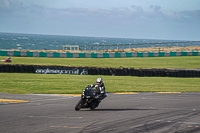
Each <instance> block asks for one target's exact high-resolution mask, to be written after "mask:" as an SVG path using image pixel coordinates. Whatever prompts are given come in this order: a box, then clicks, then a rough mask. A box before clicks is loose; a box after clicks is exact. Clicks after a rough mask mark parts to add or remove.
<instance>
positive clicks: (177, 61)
mask: <svg viewBox="0 0 200 133" xmlns="http://www.w3.org/2000/svg"><path fill="white" fill-rule="evenodd" d="M5 58H6V57H5V56H0V60H3V59H5ZM12 60H13V62H12V63H10V64H29V65H56V66H90V67H110V68H118V67H120V66H122V67H127V68H131V67H133V68H184V69H197V68H200V56H178V57H132V58H43V57H12ZM0 64H5V63H3V62H0Z"/></svg>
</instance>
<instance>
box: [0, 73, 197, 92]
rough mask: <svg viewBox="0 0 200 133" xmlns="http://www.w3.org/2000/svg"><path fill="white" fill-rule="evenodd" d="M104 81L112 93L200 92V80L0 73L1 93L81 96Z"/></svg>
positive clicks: (107, 89)
mask: <svg viewBox="0 0 200 133" xmlns="http://www.w3.org/2000/svg"><path fill="white" fill-rule="evenodd" d="M98 77H102V78H103V80H104V83H105V86H106V91H107V92H109V93H112V92H200V87H199V86H200V78H172V77H131V76H102V75H95V76H91V75H67V74H25V73H0V79H1V80H0V92H1V93H16V94H26V93H43V94H80V93H81V91H82V89H84V88H85V87H86V86H87V85H90V84H92V83H94V82H95V81H96V79H97V78H98Z"/></svg>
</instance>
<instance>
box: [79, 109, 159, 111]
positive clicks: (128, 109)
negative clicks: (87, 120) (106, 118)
mask: <svg viewBox="0 0 200 133" xmlns="http://www.w3.org/2000/svg"><path fill="white" fill-rule="evenodd" d="M133 110H156V109H95V110H90V109H88V110H80V111H133Z"/></svg>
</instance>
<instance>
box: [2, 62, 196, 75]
mask: <svg viewBox="0 0 200 133" xmlns="http://www.w3.org/2000/svg"><path fill="white" fill-rule="evenodd" d="M0 72H1V73H39V74H75V75H112V76H140V77H200V69H192V70H191V69H155V68H152V69H134V68H123V67H119V68H95V67H67V66H40V65H16V64H14V65H9V64H0Z"/></svg>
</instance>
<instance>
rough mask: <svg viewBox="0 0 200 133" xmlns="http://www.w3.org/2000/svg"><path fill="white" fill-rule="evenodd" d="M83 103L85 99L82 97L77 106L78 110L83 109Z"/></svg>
mask: <svg viewBox="0 0 200 133" xmlns="http://www.w3.org/2000/svg"><path fill="white" fill-rule="evenodd" d="M82 103H83V99H80V100H79V101H78V103H77V104H76V106H75V110H76V111H79V110H80V109H81V106H82Z"/></svg>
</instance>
